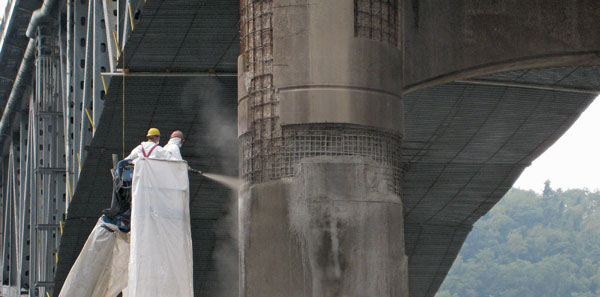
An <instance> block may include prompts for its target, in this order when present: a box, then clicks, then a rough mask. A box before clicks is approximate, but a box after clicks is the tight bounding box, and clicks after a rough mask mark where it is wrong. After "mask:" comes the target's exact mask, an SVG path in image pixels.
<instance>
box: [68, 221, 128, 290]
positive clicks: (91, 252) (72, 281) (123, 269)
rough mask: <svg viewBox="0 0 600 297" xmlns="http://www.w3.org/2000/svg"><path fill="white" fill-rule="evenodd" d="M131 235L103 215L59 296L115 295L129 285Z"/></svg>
mask: <svg viewBox="0 0 600 297" xmlns="http://www.w3.org/2000/svg"><path fill="white" fill-rule="evenodd" d="M128 260H129V236H128V234H126V233H123V232H121V231H119V230H118V229H117V228H116V226H114V225H108V224H105V223H104V222H103V221H102V218H100V219H99V220H98V223H96V226H95V227H94V229H93V230H92V232H91V233H90V235H89V236H88V239H87V240H86V242H85V245H84V246H83V249H82V250H81V253H80V254H79V256H78V257H77V260H76V261H75V264H73V267H71V271H69V275H68V276H67V279H66V280H65V282H64V284H63V287H62V289H61V291H60V294H59V295H58V296H59V297H115V296H117V294H119V293H120V292H121V291H122V290H124V289H125V287H126V286H127V263H128Z"/></svg>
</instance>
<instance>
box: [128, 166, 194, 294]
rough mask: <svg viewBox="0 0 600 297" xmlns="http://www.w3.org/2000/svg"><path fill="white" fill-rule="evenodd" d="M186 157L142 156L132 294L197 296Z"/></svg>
mask: <svg viewBox="0 0 600 297" xmlns="http://www.w3.org/2000/svg"><path fill="white" fill-rule="evenodd" d="M187 168H188V166H187V163H186V162H185V161H163V160H154V159H148V158H145V159H140V160H139V162H138V163H137V164H136V165H135V168H134V170H133V185H132V201H131V253H130V259H129V282H128V294H127V296H128V297H193V296H194V288H193V275H192V274H193V257H192V236H191V229H190V208H189V202H190V200H189V198H190V196H189V179H188V171H187Z"/></svg>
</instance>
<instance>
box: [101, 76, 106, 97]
mask: <svg viewBox="0 0 600 297" xmlns="http://www.w3.org/2000/svg"><path fill="white" fill-rule="evenodd" d="M100 78H102V86H103V87H104V95H106V94H107V93H108V88H107V87H106V81H105V80H104V75H102V74H101V75H100Z"/></svg>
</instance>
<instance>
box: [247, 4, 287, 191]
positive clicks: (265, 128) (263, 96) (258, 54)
mask: <svg viewBox="0 0 600 297" xmlns="http://www.w3.org/2000/svg"><path fill="white" fill-rule="evenodd" d="M272 19H273V3H272V0H242V5H241V21H240V24H241V25H240V26H241V28H240V30H241V43H242V47H241V50H242V55H244V56H245V57H246V60H247V61H246V63H245V66H246V69H245V70H246V72H247V79H246V81H244V83H245V84H246V87H247V89H248V123H249V127H248V128H249V132H248V133H247V134H245V135H244V136H243V138H244V139H245V141H247V142H248V144H249V147H248V150H247V151H245V155H244V156H243V158H241V159H240V160H241V162H244V164H243V165H242V166H241V167H242V168H250V170H251V171H252V172H254V174H261V173H264V172H268V171H270V168H271V167H273V166H277V165H276V164H278V163H279V162H278V161H277V160H275V159H274V158H273V157H272V156H273V155H274V150H276V149H278V148H280V147H281V127H280V125H279V100H278V99H277V97H276V96H275V88H274V86H273V27H272ZM261 179H271V178H270V177H267V176H263V177H262V178H261Z"/></svg>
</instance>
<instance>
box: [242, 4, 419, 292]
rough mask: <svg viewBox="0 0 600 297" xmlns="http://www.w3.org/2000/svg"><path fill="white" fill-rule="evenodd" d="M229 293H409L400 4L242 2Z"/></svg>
mask: <svg viewBox="0 0 600 297" xmlns="http://www.w3.org/2000/svg"><path fill="white" fill-rule="evenodd" d="M241 4H242V7H241V32H242V35H241V39H242V47H241V48H242V54H241V55H240V58H239V63H238V65H239V80H238V92H239V96H238V98H239V105H238V132H239V137H240V146H241V147H240V153H241V156H240V172H241V174H242V175H243V177H244V178H245V179H246V180H247V181H248V187H247V188H246V189H245V190H243V191H242V193H241V199H240V232H241V234H240V240H241V245H240V255H241V261H240V263H241V264H240V272H241V277H240V295H241V296H315V297H316V296H408V285H407V284H408V272H407V260H406V256H405V255H404V231H403V214H402V201H401V198H400V188H401V184H400V180H401V179H400V176H401V169H400V158H401V152H400V144H401V139H402V133H403V109H402V98H401V94H402V64H401V62H402V60H401V57H402V54H401V51H400V44H399V40H401V38H400V35H399V34H400V33H399V32H400V31H401V30H400V27H399V26H400V25H399V24H400V23H401V22H400V21H399V9H398V1H393V0H392V1H390V0H354V1H347V0H310V1H308V0H258V1H256V0H243V1H242V2H241Z"/></svg>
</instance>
